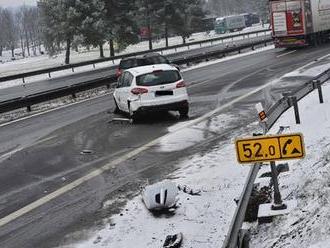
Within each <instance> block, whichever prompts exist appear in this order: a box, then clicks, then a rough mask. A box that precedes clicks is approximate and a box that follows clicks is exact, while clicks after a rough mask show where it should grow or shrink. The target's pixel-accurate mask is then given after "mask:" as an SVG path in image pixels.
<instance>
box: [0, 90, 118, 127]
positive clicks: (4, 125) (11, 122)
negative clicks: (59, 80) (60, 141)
mask: <svg viewBox="0 0 330 248" xmlns="http://www.w3.org/2000/svg"><path fill="white" fill-rule="evenodd" d="M111 94H112V92H110V93H106V94H104V95H100V96H95V97H91V98H87V99H84V100H81V101H77V102H73V103H69V104H65V105H63V106H60V107H57V108H53V109H49V110H45V111H42V112H39V113H36V114H32V115H29V116H25V117H22V118H19V119H16V120H13V121H10V122H6V123H3V124H0V128H1V127H6V126H9V125H12V124H14V123H17V122H20V121H24V120H28V119H31V118H33V117H37V116H40V115H44V114H47V113H50V112H54V111H57V110H60V109H64V108H68V107H71V106H74V105H77V104H79V103H83V102H87V101H91V100H95V99H98V98H101V97H104V96H108V95H111Z"/></svg>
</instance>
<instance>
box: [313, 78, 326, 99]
mask: <svg viewBox="0 0 330 248" xmlns="http://www.w3.org/2000/svg"><path fill="white" fill-rule="evenodd" d="M313 88H314V89H317V91H318V92H319V100H320V103H324V101H323V93H322V85H321V82H320V80H313Z"/></svg>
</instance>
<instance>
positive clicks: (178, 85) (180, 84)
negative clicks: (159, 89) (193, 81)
mask: <svg viewBox="0 0 330 248" xmlns="http://www.w3.org/2000/svg"><path fill="white" fill-rule="evenodd" d="M184 87H186V83H185V82H184V81H181V82H179V83H178V84H177V85H176V88H184Z"/></svg>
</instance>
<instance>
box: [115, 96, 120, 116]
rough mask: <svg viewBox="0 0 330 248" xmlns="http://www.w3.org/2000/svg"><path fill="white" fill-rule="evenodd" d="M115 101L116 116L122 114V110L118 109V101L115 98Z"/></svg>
mask: <svg viewBox="0 0 330 248" xmlns="http://www.w3.org/2000/svg"><path fill="white" fill-rule="evenodd" d="M113 100H114V101H115V109H114V111H113V113H114V114H119V113H120V109H119V108H118V104H117V101H116V98H113Z"/></svg>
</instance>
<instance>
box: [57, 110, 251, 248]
mask: <svg viewBox="0 0 330 248" xmlns="http://www.w3.org/2000/svg"><path fill="white" fill-rule="evenodd" d="M220 117H221V118H220ZM226 118H228V120H224V119H226ZM232 119H233V118H232V117H231V116H227V117H226V116H225V115H222V116H219V118H217V117H216V118H215V119H214V120H213V122H214V124H213V125H212V129H213V130H215V129H217V131H220V130H221V126H222V124H223V122H230V121H233V120H232ZM205 125H206V126H208V124H206V123H202V124H200V125H198V127H199V128H204V127H205ZM255 125H257V124H256V123H254V124H252V126H253V127H251V128H253V129H254V126H255ZM196 128H197V127H196ZM237 132H238V130H237ZM180 139H181V138H180ZM182 139H183V140H186V138H182ZM224 161H226V162H224ZM249 169H250V167H248V166H239V165H238V164H237V162H236V158H235V154H234V146H233V142H232V140H230V139H229V140H228V141H227V142H225V144H222V145H221V147H220V146H216V147H214V148H213V150H211V151H210V152H208V153H207V154H196V155H193V156H191V157H190V158H188V159H186V160H185V161H182V162H181V163H180V165H178V170H177V171H176V172H175V173H173V174H172V175H169V178H171V179H173V178H175V179H173V180H172V181H173V182H176V183H177V184H184V185H190V186H191V187H192V188H194V189H201V190H202V192H201V195H200V196H191V195H188V194H185V193H182V192H180V194H179V197H180V200H179V205H178V206H179V207H178V208H177V209H176V211H175V214H174V215H173V216H166V215H163V216H160V217H159V216H158V217H155V216H153V215H152V214H151V213H150V212H149V211H148V210H147V209H146V208H145V206H144V204H143V202H142V199H141V196H136V197H135V198H134V199H133V200H131V201H129V202H128V203H127V205H126V206H125V207H124V208H123V210H122V212H121V213H120V214H118V215H115V216H113V217H111V218H109V219H107V220H105V223H106V224H105V226H104V227H102V228H100V229H98V230H93V231H88V230H86V231H84V234H85V239H86V240H85V241H82V242H79V243H73V244H68V245H65V246H61V248H69V247H76V248H100V247H113V248H129V247H136V248H154V247H161V246H162V244H163V242H164V239H165V237H166V236H167V235H169V234H175V233H178V232H182V233H183V236H184V242H183V245H182V247H183V248H184V247H186V248H188V247H194V248H214V247H217V246H220V245H221V244H222V242H223V240H224V238H225V235H226V233H227V231H228V226H229V224H230V222H231V218H232V215H233V214H234V211H235V208H236V204H235V202H234V198H235V197H239V196H240V194H241V192H242V189H243V185H244V183H245V180H246V176H247V174H248V172H249ZM111 203H113V202H111ZM109 205H110V204H109V203H107V204H104V207H107V206H109ZM70 235H72V236H73V237H75V236H81V235H80V234H70ZM65 239H66V240H70V238H69V237H65Z"/></svg>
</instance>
